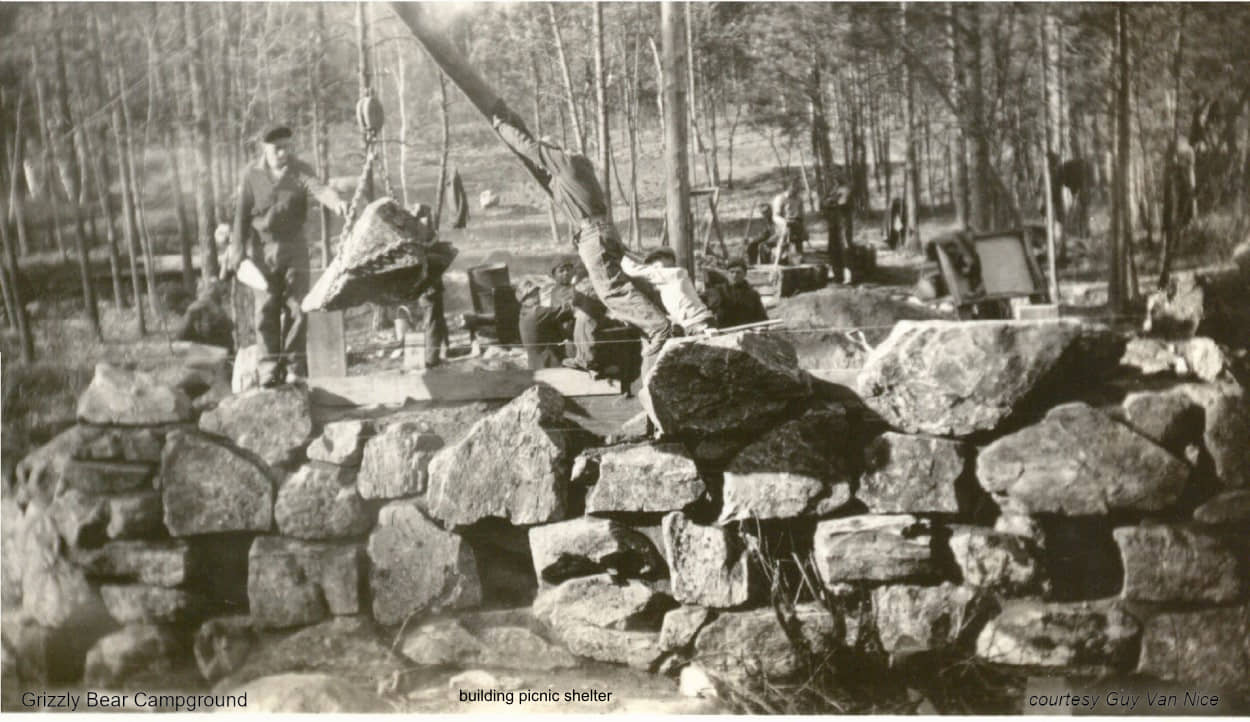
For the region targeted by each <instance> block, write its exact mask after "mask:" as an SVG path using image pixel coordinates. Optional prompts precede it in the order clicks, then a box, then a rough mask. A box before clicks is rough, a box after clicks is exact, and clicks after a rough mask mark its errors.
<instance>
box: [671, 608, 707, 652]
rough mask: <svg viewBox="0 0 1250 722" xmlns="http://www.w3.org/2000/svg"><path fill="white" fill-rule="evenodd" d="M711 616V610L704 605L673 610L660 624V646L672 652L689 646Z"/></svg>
mask: <svg viewBox="0 0 1250 722" xmlns="http://www.w3.org/2000/svg"><path fill="white" fill-rule="evenodd" d="M711 618H712V613H711V611H709V610H708V609H705V608H704V607H695V606H688V605H687V606H683V607H678V608H676V609H673V610H671V611H670V612H669V613H668V614H665V615H664V623H663V624H662V625H661V626H660V648H661V649H663V650H664V651H665V652H672V651H676V650H679V649H685V648H686V647H689V646H690V643H691V642H693V641H694V638H695V636H697V635H698V634H699V630H700V629H703V625H705V624H707V622H708V620H709V619H711Z"/></svg>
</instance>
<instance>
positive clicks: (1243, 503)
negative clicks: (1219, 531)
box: [1194, 489, 1250, 524]
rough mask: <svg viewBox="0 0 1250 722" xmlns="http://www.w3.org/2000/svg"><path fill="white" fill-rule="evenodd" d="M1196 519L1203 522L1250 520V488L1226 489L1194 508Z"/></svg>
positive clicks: (1240, 522) (1239, 521) (1219, 522)
mask: <svg viewBox="0 0 1250 722" xmlns="http://www.w3.org/2000/svg"><path fill="white" fill-rule="evenodd" d="M1194 521H1197V522H1200V523H1202V524H1244V523H1246V522H1250V489H1241V490H1238V491H1226V492H1224V493H1223V494H1218V495H1216V496H1214V497H1212V498H1211V499H1210V500H1209V501H1207V502H1206V503H1205V504H1203V505H1202V506H1200V507H1198V508H1197V509H1194Z"/></svg>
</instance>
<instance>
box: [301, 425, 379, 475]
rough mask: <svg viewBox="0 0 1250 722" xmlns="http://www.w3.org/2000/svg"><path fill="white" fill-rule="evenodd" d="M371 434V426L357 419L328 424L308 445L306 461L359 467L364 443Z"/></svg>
mask: <svg viewBox="0 0 1250 722" xmlns="http://www.w3.org/2000/svg"><path fill="white" fill-rule="evenodd" d="M372 433H373V426H372V424H370V423H369V422H367V421H362V420H359V419H355V420H350V421H334V422H331V423H328V424H326V425H325V428H324V429H322V431H321V435H320V436H318V437H317V438H315V439H313V440H312V443H311V444H309V445H308V449H307V451H306V453H307V455H308V459H309V460H310V461H324V462H326V463H327V464H337V465H339V466H360V460H361V456H362V455H363V453H364V448H365V442H366V441H368V439H369V436H370V435H371V434H372Z"/></svg>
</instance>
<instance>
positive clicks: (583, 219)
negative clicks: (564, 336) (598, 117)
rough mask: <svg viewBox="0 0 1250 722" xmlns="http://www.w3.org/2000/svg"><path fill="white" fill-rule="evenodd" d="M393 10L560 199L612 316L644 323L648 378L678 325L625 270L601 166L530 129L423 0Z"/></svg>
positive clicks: (557, 201) (644, 369) (644, 363)
mask: <svg viewBox="0 0 1250 722" xmlns="http://www.w3.org/2000/svg"><path fill="white" fill-rule="evenodd" d="M392 8H393V9H394V10H395V12H396V14H397V15H399V17H400V19H402V20H403V21H404V22H405V23H406V24H407V25H408V27H409V28H410V29H411V30H412V31H413V34H414V35H416V36H417V39H418V40H419V41H420V42H421V44H422V45H423V46H425V49H426V51H427V52H428V53H429V55H430V57H431V58H433V59H434V61H435V62H436V63H437V64H438V65H439V67H440V68H442V70H443V72H445V73H446V74H447V76H448V77H449V78H451V79H452V81H453V82H454V83H456V85H457V86H459V87H460V89H461V90H462V91H463V92H464V94H465V95H466V96H467V97H468V98H469V100H470V102H472V103H473V105H474V106H475V107H477V109H478V110H479V111H480V112H481V113H482V114H483V115H485V116H486V118H487V120H489V121H490V124H491V126H492V127H493V128H494V129H495V132H496V133H497V134H498V135H499V137H500V139H501V140H503V142H504V144H506V145H507V146H508V148H509V149H510V150H512V152H513V153H514V154H515V155H516V156H517V157H518V158H519V159H520V160H521V163H522V164H523V165H524V166H525V168H526V170H528V171H529V173H530V175H531V176H533V178H534V180H536V181H537V182H538V184H539V186H541V187H542V189H543V190H544V191H546V192H547V193H548V194H549V195H550V196H551V197H552V198H553V199H554V201H555V204H556V206H558V207H559V208H560V209H561V210H562V211H564V213H565V215H567V216H568V217H569V220H570V221H571V222H572V224H573V226H574V227H575V229H576V230H575V232H574V235H573V239H574V244H575V245H576V247H577V255H578V256H579V257H580V258H581V259H582V263H584V264H585V266H586V271H587V274H588V275H589V277H590V283H591V286H593V287H594V290H595V294H596V295H598V297H599V300H600V301H602V302H603V304H604V305H605V306H607V309H608V312H609V314H610V315H611V316H612V317H614V318H616V319H619V320H621V321H624V322H625V323H628V324H629V325H631V326H634V327H635V328H637V329H639V330H640V331H641V332H642V333H643V336H644V340H643V348H642V376H643V378H645V377H646V374H647V371H649V370H650V368H651V365H652V364H653V363H654V361H655V357H656V356H657V355H658V354H659V353H660V349H661V348H663V346H664V342H665V341H666V340H667V339H668V338H669V337H670V336H672V333H673V329H672V325H671V324H670V323H669V320H668V317H667V315H666V314H665V313H664V309H662V308H660V307H659V306H658V305H656V303H655V302H654V301H652V300H651V299H649V298H648V297H647V296H646V295H645V294H644V293H643V292H642V291H640V290H639V289H638V287H637V286H636V285H635V284H634V281H633V279H631V278H630V277H629V276H628V275H626V273H625V272H624V271H623V270H622V269H621V259H622V258H623V257H624V256H625V249H624V247H623V246H622V244H621V240H620V235H619V234H618V233H617V230H616V226H614V225H613V224H612V221H611V220H610V219H609V217H608V207H607V202H606V201H605V199H604V194H603V189H602V188H601V187H600V185H599V180H598V178H597V176H596V173H595V169H594V166H592V165H591V163H590V161H589V160H588V159H587V158H586V157H585V156H582V155H577V154H572V153H569V152H567V151H565V150H564V149H563V148H560V147H558V146H556V145H553V144H552V143H549V142H547V141H546V140H538V139H536V138H534V136H533V135H531V134H530V132H529V129H528V128H526V127H525V123H524V122H523V121H522V120H521V118H520V117H519V116H518V115H517V114H516V113H514V112H513V111H512V110H511V109H510V108H509V107H508V106H507V104H506V103H504V101H503V99H501V98H499V96H497V95H496V94H495V93H494V92H493V91H492V90H491V89H490V88H489V87H488V86H487V85H486V83H485V81H484V80H482V78H481V76H479V75H478V74H477V73H476V72H475V71H474V70H473V69H472V68H470V67H469V66H468V65H467V64H465V62H464V60H463V59H462V58H461V57H460V56H459V53H457V52H456V51H455V50H454V49H452V47H451V46H450V45H449V44H448V43H447V42H446V41H445V40H444V39H443V38H442V37H441V36H439V35H438V34H437V33H435V32H434V31H433V30H432V29H431V28H430V27H428V26H427V25H426V23H425V18H424V10H423V9H422V8H421V7H420V5H419V4H416V3H404V4H399V3H397V4H394V5H392Z"/></svg>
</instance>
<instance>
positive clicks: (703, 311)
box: [621, 248, 712, 334]
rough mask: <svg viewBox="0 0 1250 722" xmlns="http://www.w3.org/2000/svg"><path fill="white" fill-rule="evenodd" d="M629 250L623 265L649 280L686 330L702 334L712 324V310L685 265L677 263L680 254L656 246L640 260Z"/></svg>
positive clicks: (661, 299)
mask: <svg viewBox="0 0 1250 722" xmlns="http://www.w3.org/2000/svg"><path fill="white" fill-rule="evenodd" d="M637 255H638V254H636V253H627V254H626V255H625V257H624V258H622V259H621V267H622V268H623V269H625V273H627V274H629V275H630V276H632V277H634V278H637V279H641V280H643V281H645V282H647V283H648V284H649V285H650V286H651V287H652V288H654V289H655V291H656V293H657V294H659V296H660V301H661V303H663V305H664V310H665V311H667V312H668V318H669V320H670V321H672V322H673V323H674V324H676V325H678V326H681V328H682V329H683V330H684V331H685V332H686V333H687V334H699V333H703V332H704V331H706V330H708V329H709V328H711V324H712V312H711V311H710V310H709V309H708V307H707V306H706V305H705V304H704V303H703V299H701V298H699V292H698V291H697V290H696V289H695V287H694V282H693V281H691V280H690V274H689V273H687V272H686V269H684V268H681V267H680V266H678V265H677V254H676V253H675V252H674V251H673V249H671V248H657V249H656V250H654V251H652V252H650V253H648V254H647V255H646V257H645V258H643V262H642V263H638V262H637V261H636V260H635V259H634V258H633V257H632V256H637Z"/></svg>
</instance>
